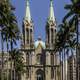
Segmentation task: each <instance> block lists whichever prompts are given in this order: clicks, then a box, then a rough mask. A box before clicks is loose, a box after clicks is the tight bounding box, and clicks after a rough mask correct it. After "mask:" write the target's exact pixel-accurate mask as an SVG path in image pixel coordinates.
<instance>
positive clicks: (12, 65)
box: [10, 39, 13, 80]
mask: <svg viewBox="0 0 80 80" xmlns="http://www.w3.org/2000/svg"><path fill="white" fill-rule="evenodd" d="M12 52H13V42H12V39H11V54H12ZM10 57H11V80H13V60H12V56H10Z"/></svg>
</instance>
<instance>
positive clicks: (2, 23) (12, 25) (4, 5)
mask: <svg viewBox="0 0 80 80" xmlns="http://www.w3.org/2000/svg"><path fill="white" fill-rule="evenodd" d="M0 2H1V3H0V4H1V5H0V27H1V28H2V35H3V39H4V41H7V50H8V42H10V44H11V51H12V49H13V44H14V43H15V44H16V39H19V36H18V35H19V30H18V27H17V21H16V17H15V15H14V13H13V10H14V7H13V6H12V5H11V4H10V2H9V0H6V1H5V0H4V1H0ZM2 41H3V40H2ZM2 56H3V54H2ZM2 61H3V58H2Z"/></svg>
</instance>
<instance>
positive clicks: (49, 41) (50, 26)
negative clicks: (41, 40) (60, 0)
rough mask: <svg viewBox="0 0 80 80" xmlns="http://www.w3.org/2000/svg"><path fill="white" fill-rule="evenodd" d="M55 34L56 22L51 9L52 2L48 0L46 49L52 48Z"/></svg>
mask: <svg viewBox="0 0 80 80" xmlns="http://www.w3.org/2000/svg"><path fill="white" fill-rule="evenodd" d="M55 33H56V22H55V16H54V9H53V0H50V11H49V17H48V20H47V24H46V46H47V48H51V49H53V48H54V43H55Z"/></svg>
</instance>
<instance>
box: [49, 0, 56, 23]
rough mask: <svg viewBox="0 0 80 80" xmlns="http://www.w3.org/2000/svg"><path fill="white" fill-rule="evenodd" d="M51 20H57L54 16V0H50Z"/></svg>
mask: <svg viewBox="0 0 80 80" xmlns="http://www.w3.org/2000/svg"><path fill="white" fill-rule="evenodd" d="M48 19H49V20H52V21H55V16H54V8H53V0H50V12H49V17H48Z"/></svg>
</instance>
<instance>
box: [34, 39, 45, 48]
mask: <svg viewBox="0 0 80 80" xmlns="http://www.w3.org/2000/svg"><path fill="white" fill-rule="evenodd" d="M39 44H41V46H42V48H43V49H45V42H43V41H42V40H41V39H40V38H38V40H37V41H35V43H34V46H35V48H37V47H38V45H39Z"/></svg>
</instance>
